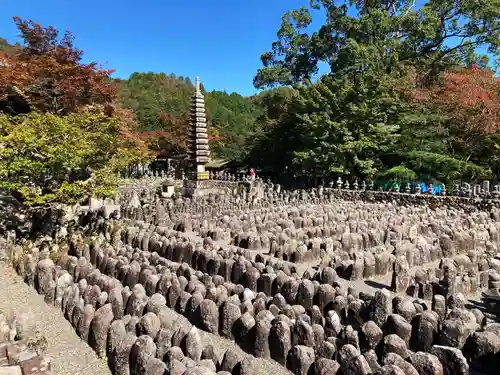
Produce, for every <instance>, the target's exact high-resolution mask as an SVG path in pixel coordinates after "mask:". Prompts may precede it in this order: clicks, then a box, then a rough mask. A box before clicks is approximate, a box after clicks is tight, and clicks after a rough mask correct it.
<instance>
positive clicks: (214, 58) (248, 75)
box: [0, 0, 322, 95]
mask: <svg viewBox="0 0 500 375" xmlns="http://www.w3.org/2000/svg"><path fill="white" fill-rule="evenodd" d="M1 3H2V5H1V12H0V37H3V38H6V39H7V40H9V41H10V42H13V41H15V40H16V36H17V29H16V27H15V25H14V23H13V21H12V16H20V17H21V18H23V19H32V20H33V21H36V22H38V23H40V24H42V26H48V25H52V26H54V27H55V28H57V29H58V30H60V31H64V30H70V31H71V32H73V34H74V36H75V38H76V42H75V44H76V46H77V47H79V48H81V49H83V50H84V52H85V60H92V61H98V62H100V63H105V66H106V68H112V69H116V73H115V76H117V77H120V78H127V77H128V76H129V75H130V74H131V73H133V72H148V71H152V72H165V73H167V74H168V73H175V74H176V75H182V76H189V77H190V78H191V79H192V80H193V81H194V77H195V76H196V75H199V76H200V80H201V81H202V83H203V84H204V86H205V88H206V89H207V90H212V89H216V90H226V91H228V92H232V91H236V92H238V93H240V94H242V95H250V94H253V93H255V92H256V90H255V89H254V88H253V85H252V79H253V77H254V75H255V72H256V71H257V69H258V68H259V67H260V55H261V53H262V52H265V51H268V50H270V49H271V43H272V42H273V40H275V39H276V32H277V30H278V28H279V26H280V23H281V16H282V15H283V13H285V12H286V11H287V10H290V9H294V8H298V7H300V6H302V5H307V4H308V0H251V1H248V0H191V1H189V0H142V1H141V0H139V1H137V0H134V1H132V0H99V1H96V0H88V1H71V0H43V1H42V0H2V1H1ZM318 21H319V22H321V21H322V20H318Z"/></svg>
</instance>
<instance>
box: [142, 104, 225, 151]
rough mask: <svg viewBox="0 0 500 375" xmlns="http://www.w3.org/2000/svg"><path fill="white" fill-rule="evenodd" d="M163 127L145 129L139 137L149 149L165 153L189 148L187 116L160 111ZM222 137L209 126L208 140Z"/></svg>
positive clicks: (213, 140)
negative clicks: (177, 115) (159, 128)
mask: <svg viewBox="0 0 500 375" xmlns="http://www.w3.org/2000/svg"><path fill="white" fill-rule="evenodd" d="M158 117H159V119H160V122H161V123H162V124H163V127H162V128H163V129H166V130H146V131H142V132H140V137H141V139H143V140H144V141H145V142H147V143H148V145H149V147H150V149H152V150H154V151H156V152H162V153H163V154H165V155H178V154H186V153H187V151H188V148H189V142H190V139H189V135H190V129H189V119H188V117H187V116H183V117H180V118H179V117H175V116H173V115H170V114H169V113H165V112H163V113H161V114H160V115H159V116H158ZM222 139H223V138H222V137H221V136H220V135H219V134H213V133H212V132H211V131H210V128H209V134H208V140H209V142H217V141H220V140H222Z"/></svg>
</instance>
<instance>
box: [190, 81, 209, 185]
mask: <svg viewBox="0 0 500 375" xmlns="http://www.w3.org/2000/svg"><path fill="white" fill-rule="evenodd" d="M189 123H190V124H189V125H190V134H189V142H190V145H189V156H190V159H191V163H192V166H193V168H194V171H193V173H192V175H191V176H189V177H190V179H192V180H208V172H206V171H205V165H206V164H207V163H208V162H209V161H210V149H209V145H208V132H207V119H206V116H205V99H204V98H203V94H202V93H201V89H200V78H199V77H196V90H195V92H194V94H193V99H192V103H191V115H190V121H189Z"/></svg>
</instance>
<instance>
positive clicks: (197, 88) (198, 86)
mask: <svg viewBox="0 0 500 375" xmlns="http://www.w3.org/2000/svg"><path fill="white" fill-rule="evenodd" d="M200 91H201V89H200V77H198V76H196V92H197V93H198V92H200Z"/></svg>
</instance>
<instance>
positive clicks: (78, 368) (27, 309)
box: [0, 266, 111, 375]
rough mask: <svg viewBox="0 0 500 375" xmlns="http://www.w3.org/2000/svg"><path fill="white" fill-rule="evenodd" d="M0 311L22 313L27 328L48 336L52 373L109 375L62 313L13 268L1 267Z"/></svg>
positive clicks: (102, 362)
mask: <svg viewBox="0 0 500 375" xmlns="http://www.w3.org/2000/svg"><path fill="white" fill-rule="evenodd" d="M0 310H1V311H4V312H5V313H6V314H12V313H14V314H15V315H16V316H19V315H20V314H25V316H26V317H28V319H29V330H30V331H31V330H33V329H35V328H37V329H39V330H40V333H41V334H42V335H43V336H45V338H46V339H47V343H48V347H47V352H46V354H45V357H47V358H49V359H50V362H51V373H52V374H54V375H111V372H110V370H109V368H108V366H107V364H106V362H104V361H103V360H100V359H99V358H97V356H96V355H95V353H94V351H93V350H92V349H91V348H90V346H88V345H87V344H86V343H85V342H84V341H83V340H81V339H80V338H79V337H78V335H77V334H76V332H75V330H74V329H73V327H72V326H71V324H69V322H68V321H67V320H66V319H65V318H64V316H63V314H62V312H61V311H60V310H59V309H57V308H55V307H53V306H49V305H47V304H46V303H45V302H44V300H43V298H42V296H40V295H38V293H37V292H36V291H35V290H34V289H32V288H30V287H29V286H28V285H27V284H25V283H24V282H23V280H22V279H21V278H20V277H19V276H18V275H17V274H16V273H15V271H14V270H13V269H12V268H6V267H4V266H0Z"/></svg>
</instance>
